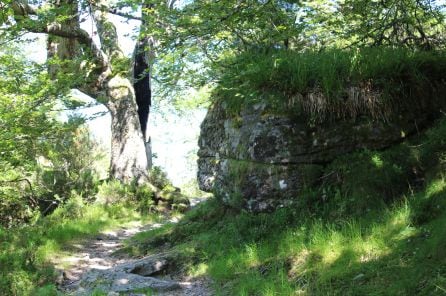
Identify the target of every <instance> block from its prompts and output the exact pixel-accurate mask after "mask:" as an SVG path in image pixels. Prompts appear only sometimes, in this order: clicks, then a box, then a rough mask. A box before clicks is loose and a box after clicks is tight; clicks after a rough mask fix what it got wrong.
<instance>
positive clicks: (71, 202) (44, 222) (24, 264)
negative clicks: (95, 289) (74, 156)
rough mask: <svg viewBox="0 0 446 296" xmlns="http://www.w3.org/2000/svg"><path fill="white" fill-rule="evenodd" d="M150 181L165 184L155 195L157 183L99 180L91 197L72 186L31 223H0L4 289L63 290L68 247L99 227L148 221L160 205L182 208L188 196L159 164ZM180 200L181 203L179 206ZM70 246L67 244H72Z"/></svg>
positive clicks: (21, 294)
mask: <svg viewBox="0 0 446 296" xmlns="http://www.w3.org/2000/svg"><path fill="white" fill-rule="evenodd" d="M150 178H151V182H152V183H153V185H155V186H157V188H160V189H162V190H161V191H160V192H159V193H158V194H157V196H159V198H161V200H156V199H155V198H154V194H155V193H154V192H153V191H152V188H153V186H141V185H140V186H136V184H122V183H120V182H119V181H108V182H103V183H101V184H100V183H96V184H95V186H96V188H95V189H94V191H95V192H97V193H96V194H95V195H94V196H89V198H88V199H86V198H85V196H83V195H82V194H78V193H76V191H72V192H71V194H70V196H69V198H67V199H66V201H65V202H64V203H63V204H62V205H60V206H58V207H57V208H56V209H55V210H54V211H53V212H52V213H51V214H49V215H46V216H45V215H42V214H40V215H38V214H37V215H35V216H34V219H33V220H32V221H30V222H29V223H22V224H19V225H17V226H13V227H9V228H5V227H1V226H0V295H5V296H10V295H14V296H27V295H33V296H34V295H42V296H43V295H45V296H50V295H60V292H58V291H57V288H56V284H55V282H56V279H57V277H58V276H60V274H59V273H58V272H56V270H55V269H54V264H55V262H57V258H60V257H61V256H62V257H63V256H66V255H68V254H69V252H65V251H66V249H67V247H69V246H71V245H72V244H73V243H75V242H77V241H80V240H84V239H88V238H90V237H92V236H94V235H96V234H98V233H99V232H101V231H103V230H105V229H108V228H113V227H117V226H120V225H122V224H124V223H127V222H131V221H136V220H138V221H141V220H142V221H144V222H146V223H149V222H150V221H151V220H154V219H155V220H156V219H158V218H159V217H160V214H161V211H166V210H182V209H183V208H182V207H185V206H186V205H185V204H184V203H185V202H187V197H186V196H184V195H183V194H181V193H179V192H176V189H175V188H174V187H173V186H172V184H171V183H170V181H169V180H168V179H167V177H166V174H165V173H164V172H163V171H162V170H160V169H159V168H157V167H155V168H154V169H153V170H152V171H151V177H150ZM180 206H182V207H180ZM68 249H69V248H68Z"/></svg>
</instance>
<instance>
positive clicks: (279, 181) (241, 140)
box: [198, 88, 446, 212]
mask: <svg viewBox="0 0 446 296" xmlns="http://www.w3.org/2000/svg"><path fill="white" fill-rule="evenodd" d="M442 89H444V88H442ZM437 90H438V89H437ZM426 95H430V96H432V95H435V96H436V99H435V102H436V103H435V104H432V105H429V104H427V105H426V106H425V107H424V108H420V109H419V110H418V111H417V112H409V110H406V111H407V112H402V113H398V114H390V115H389V116H387V117H386V118H385V119H381V120H380V119H377V118H373V117H372V116H368V115H366V114H363V115H361V114H360V111H358V112H357V114H356V115H355V116H352V117H346V118H339V119H335V120H327V121H323V122H317V123H316V122H314V121H312V120H311V116H306V115H305V114H302V115H301V116H296V114H292V113H289V114H287V113H283V112H275V110H274V108H272V107H271V106H269V105H268V104H267V103H257V104H253V105H251V106H245V107H244V108H242V109H241V110H240V111H239V112H237V113H234V112H233V110H229V109H228V107H227V105H226V103H225V101H224V100H216V102H215V103H214V105H213V106H212V107H211V108H210V109H209V111H208V114H207V116H206V118H205V119H204V121H203V123H202V125H201V135H200V138H199V147H200V149H199V152H198V156H199V159H198V167H199V170H198V181H199V185H200V189H202V190H204V191H209V192H211V191H212V192H215V193H216V195H217V197H219V198H220V199H221V200H222V201H223V202H225V203H226V204H229V205H232V206H235V207H242V208H245V209H248V210H250V211H253V212H262V211H271V210H274V209H276V208H277V207H281V206H285V205H287V204H289V203H292V202H293V201H295V200H298V199H299V196H300V195H301V192H302V190H303V189H304V188H305V187H311V186H315V185H317V184H318V182H320V180H321V178H322V171H323V168H324V167H325V166H327V165H328V164H330V163H331V162H332V161H333V160H334V159H336V158H337V157H339V156H342V155H344V154H347V153H350V152H353V151H356V150H361V149H385V148H387V147H390V146H393V145H395V144H397V143H400V142H401V141H403V140H405V139H406V138H407V137H409V136H411V135H413V134H416V133H420V132H422V131H423V130H424V129H425V128H426V127H429V126H430V125H431V124H432V122H433V121H434V120H435V119H436V118H438V116H439V114H440V107H441V106H444V105H445V102H446V93H445V92H439V91H435V92H434V91H431V92H427V93H426ZM424 100H426V99H424ZM433 101H434V100H433Z"/></svg>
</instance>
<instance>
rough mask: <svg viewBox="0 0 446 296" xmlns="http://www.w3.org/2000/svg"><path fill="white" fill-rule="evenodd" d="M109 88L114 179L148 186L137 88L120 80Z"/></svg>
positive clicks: (127, 81)
mask: <svg viewBox="0 0 446 296" xmlns="http://www.w3.org/2000/svg"><path fill="white" fill-rule="evenodd" d="M107 86H108V87H107V94H108V97H109V101H108V103H107V104H106V106H107V108H108V110H109V111H110V114H111V118H112V125H111V131H112V138H111V167H110V175H111V176H112V177H113V178H115V179H118V180H121V181H123V182H126V183H128V182H130V181H132V180H135V181H137V182H138V183H144V182H145V181H147V177H148V160H147V155H146V147H145V145H144V136H143V134H142V131H141V125H140V123H139V118H138V112H137V106H136V100H135V94H134V90H133V86H132V85H131V83H130V81H129V80H128V79H125V78H121V77H119V76H115V77H113V78H112V79H111V80H110V81H109V82H108V85H107Z"/></svg>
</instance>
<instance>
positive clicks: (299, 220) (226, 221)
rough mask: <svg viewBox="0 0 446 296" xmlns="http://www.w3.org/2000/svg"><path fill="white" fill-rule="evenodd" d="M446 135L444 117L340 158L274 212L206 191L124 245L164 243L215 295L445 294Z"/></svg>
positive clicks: (148, 248) (142, 249)
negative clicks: (387, 145) (383, 145)
mask: <svg viewBox="0 0 446 296" xmlns="http://www.w3.org/2000/svg"><path fill="white" fill-rule="evenodd" d="M445 136H446V120H445V119H443V120H441V121H439V122H438V125H437V126H436V127H435V128H433V129H431V130H429V131H428V132H427V133H426V134H425V135H420V136H419V137H417V138H413V139H411V140H410V141H407V142H405V143H403V144H401V145H398V146H396V147H394V148H392V149H389V150H386V151H360V152H357V153H355V154H352V155H349V156H345V157H342V158H339V159H337V160H336V161H335V162H334V163H333V164H332V165H330V166H328V167H326V175H328V173H331V172H333V173H332V174H331V175H330V176H331V178H328V177H327V179H326V180H323V181H322V182H321V184H319V186H318V187H317V188H308V189H307V191H306V193H305V194H304V195H303V196H301V197H300V202H299V203H297V204H296V205H294V206H293V207H289V208H283V209H279V210H277V211H276V212H274V213H271V214H258V215H254V214H250V213H246V212H244V211H240V210H239V211H237V210H234V209H230V208H225V207H224V206H223V205H221V204H220V203H219V202H218V200H215V199H212V200H210V201H208V202H207V203H205V204H202V205H200V206H199V207H198V208H196V209H194V210H193V211H191V212H189V213H187V214H186V216H185V217H184V218H183V219H182V220H181V221H180V222H179V223H178V224H177V225H173V224H171V225H166V226H164V227H162V228H160V229H156V230H153V231H150V232H146V233H141V234H139V235H138V236H137V237H136V238H135V239H134V240H133V241H130V242H129V248H128V250H130V251H131V252H132V253H134V254H138V255H142V254H148V253H153V252H157V251H158V250H159V248H160V246H165V244H166V243H170V244H171V245H172V246H173V248H174V249H175V250H176V251H177V252H179V253H180V254H181V255H182V256H181V258H182V260H181V263H180V265H182V266H180V267H182V268H185V269H186V270H187V271H188V273H189V274H190V275H192V276H209V277H210V278H212V279H213V281H214V289H215V291H216V295H446V227H445V225H446V169H445V168H446V140H445V139H446V137H445ZM180 267H178V268H180Z"/></svg>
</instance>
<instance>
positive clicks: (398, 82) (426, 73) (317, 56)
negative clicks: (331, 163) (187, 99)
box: [213, 47, 446, 120]
mask: <svg viewBox="0 0 446 296" xmlns="http://www.w3.org/2000/svg"><path fill="white" fill-rule="evenodd" d="M228 63H230V64H231V67H228V68H227V69H225V72H224V73H223V74H222V75H221V77H220V81H219V85H218V87H217V88H216V89H215V91H214V95H213V96H214V97H215V98H218V99H219V100H221V99H223V101H224V102H225V103H226V105H227V109H228V110H229V111H232V112H239V111H240V110H242V109H244V108H246V106H251V105H254V104H256V103H266V104H267V105H268V107H269V108H268V109H269V110H272V111H274V112H286V113H291V114H295V115H302V114H303V115H307V116H310V117H312V118H313V119H317V120H327V119H336V118H346V117H347V118H350V117H355V116H358V115H361V114H366V115H371V116H372V117H374V118H378V119H382V118H386V117H389V116H391V115H392V114H397V113H398V111H399V112H408V111H414V112H417V111H420V109H423V108H426V106H429V105H433V104H434V103H438V102H435V100H438V101H440V103H441V102H443V101H444V95H443V92H442V91H441V89H442V88H441V87H442V86H441V85H443V82H444V71H445V69H446V55H445V53H444V52H443V51H413V50H409V49H404V48H382V47H375V48H362V49H355V50H340V49H330V50H325V51H321V52H315V51H306V52H302V53H297V52H294V51H281V50H277V51H274V50H269V51H266V52H265V51H263V52H247V53H244V54H242V55H239V56H237V57H235V58H233V59H231V60H229V61H228ZM436 92H437V95H432V94H433V93H436ZM402 98H404V99H402Z"/></svg>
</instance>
